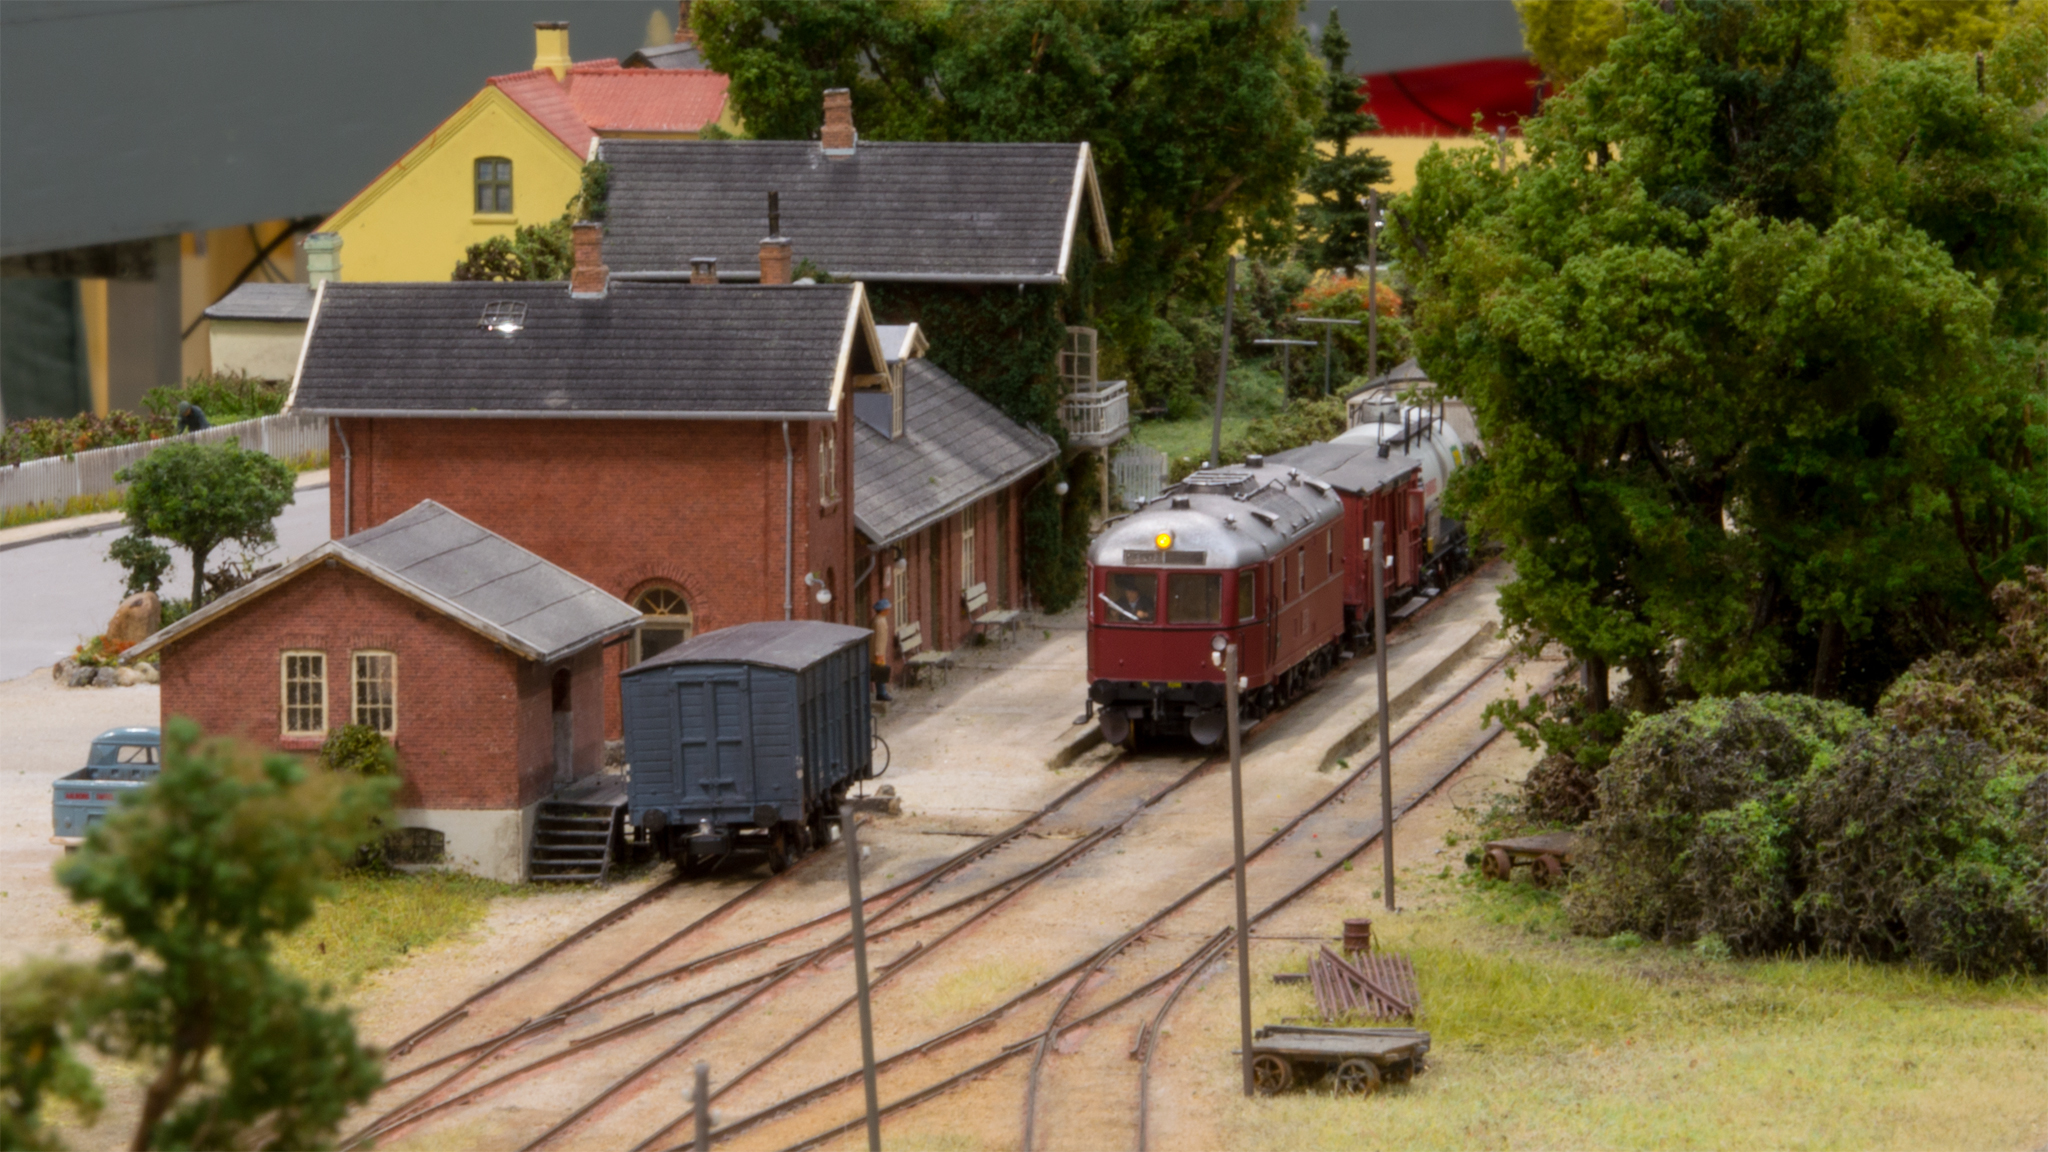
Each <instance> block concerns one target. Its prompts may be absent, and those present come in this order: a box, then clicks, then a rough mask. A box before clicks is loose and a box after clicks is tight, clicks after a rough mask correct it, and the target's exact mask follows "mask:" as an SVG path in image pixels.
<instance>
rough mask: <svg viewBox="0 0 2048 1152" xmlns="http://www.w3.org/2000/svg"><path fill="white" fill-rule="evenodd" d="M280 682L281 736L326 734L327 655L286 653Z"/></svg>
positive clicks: (279, 671)
mask: <svg viewBox="0 0 2048 1152" xmlns="http://www.w3.org/2000/svg"><path fill="white" fill-rule="evenodd" d="M278 673H279V675H280V676H281V677H282V679H283V691H284V734H285V735H287V736H323V735H325V734H326V733H327V653H325V652H286V653H285V654H284V656H283V657H282V660H281V664H280V667H279V669H278Z"/></svg>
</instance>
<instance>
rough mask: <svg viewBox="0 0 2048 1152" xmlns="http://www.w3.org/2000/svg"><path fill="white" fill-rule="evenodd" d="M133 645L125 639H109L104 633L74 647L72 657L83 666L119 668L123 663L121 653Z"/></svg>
mask: <svg viewBox="0 0 2048 1152" xmlns="http://www.w3.org/2000/svg"><path fill="white" fill-rule="evenodd" d="M133 647H135V645H133V644H129V643H126V642H124V641H120V640H109V639H107V638H106V637H105V636H103V635H102V636H95V637H93V638H92V639H90V640H87V641H86V642H85V643H83V644H80V645H79V646H78V647H76V648H74V649H72V651H71V657H72V659H74V660H76V661H77V662H78V664H79V666H80V667H82V668H118V667H120V664H121V653H123V652H126V651H127V650H128V649H130V648H133Z"/></svg>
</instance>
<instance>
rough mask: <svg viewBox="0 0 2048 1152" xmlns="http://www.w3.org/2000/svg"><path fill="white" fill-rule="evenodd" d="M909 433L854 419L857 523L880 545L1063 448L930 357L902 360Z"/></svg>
mask: <svg viewBox="0 0 2048 1152" xmlns="http://www.w3.org/2000/svg"><path fill="white" fill-rule="evenodd" d="M903 378H904V389H905V391H904V411H903V436H902V438H901V439H898V440H891V439H889V438H888V437H887V436H884V435H883V434H882V433H880V432H878V431H876V430H875V429H874V428H872V427H869V426H868V425H867V424H865V423H863V422H861V421H859V420H856V421H854V422H853V437H854V449H853V522H854V524H855V526H856V527H858V528H859V529H860V531H861V534H862V535H864V536H866V537H867V538H868V539H869V540H871V541H873V542H874V543H876V544H887V543H889V542H891V541H894V540H900V539H902V538H903V537H905V536H908V535H910V534H911V533H912V532H916V531H918V530H920V529H922V528H924V527H926V526H927V525H929V524H932V523H934V522H936V521H939V520H942V519H944V518H945V517H947V516H950V515H952V514H953V513H954V512H956V511H958V510H959V509H961V508H963V507H965V506H966V505H967V504H969V503H971V502H973V501H975V500H979V499H981V498H982V497H984V496H986V495H988V494H989V493H991V492H994V491H996V490H997V489H1000V488H1003V487H1006V486H1008V485H1010V484H1013V483H1015V482H1016V481H1017V480H1019V479H1020V478H1022V477H1024V476H1026V475H1028V474H1029V473H1030V472H1031V471H1033V470H1034V469H1036V468H1038V467H1040V466H1041V465H1043V464H1044V463H1045V462H1046V461H1048V460H1051V459H1053V458H1054V457H1056V456H1058V455H1059V444H1058V442H1057V441H1055V440H1054V439H1053V438H1052V437H1050V436H1047V435H1046V434H1045V433H1043V432H1038V431H1034V430H1032V429H1029V428H1025V427H1022V426H1021V425H1019V424H1017V423H1016V422H1015V421H1013V420H1011V419H1010V418H1009V417H1007V416H1004V415H1003V414H1002V413H1001V412H1000V411H997V409H996V407H995V405H993V404H990V403H989V402H988V401H986V400H983V399H982V398H981V397H979V396H976V395H975V394H974V393H972V392H970V391H968V390H967V386H966V385H964V384H961V383H960V382H959V381H958V380H955V379H953V378H952V377H951V376H948V375H947V374H946V373H945V372H944V371H942V370H940V369H939V368H938V367H937V366H936V365H934V364H932V363H931V362H930V361H928V360H910V361H907V362H905V364H904V365H903Z"/></svg>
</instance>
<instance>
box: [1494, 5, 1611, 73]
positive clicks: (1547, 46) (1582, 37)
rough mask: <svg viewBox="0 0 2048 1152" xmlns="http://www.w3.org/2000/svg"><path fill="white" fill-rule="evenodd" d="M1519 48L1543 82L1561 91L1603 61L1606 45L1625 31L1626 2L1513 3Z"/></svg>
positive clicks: (1605, 54) (1605, 56) (1605, 55)
mask: <svg viewBox="0 0 2048 1152" xmlns="http://www.w3.org/2000/svg"><path fill="white" fill-rule="evenodd" d="M1515 15H1517V16H1520V17H1521V18H1522V46H1523V47H1525V48H1527V49H1528V50H1529V55H1531V56H1533V57H1535V58H1536V65H1537V67H1539V68H1542V69H1543V75H1544V78H1545V79H1547V80H1549V81H1550V83H1551V84H1552V85H1553V86H1557V87H1561V86H1563V85H1566V84H1569V83H1571V82H1572V81H1574V80H1577V79H1578V78H1579V77H1581V76H1584V75H1585V74H1586V73H1587V72H1588V71H1589V70H1590V69H1591V68H1592V67H1593V66H1594V65H1595V64H1598V63H1600V62H1601V61H1602V60H1605V59H1606V58H1607V44H1608V42H1609V41H1611V40H1613V39H1614V38H1615V37H1617V36H1619V35H1621V34H1622V32H1623V31H1624V30H1625V29H1626V28H1627V27H1628V0H1515Z"/></svg>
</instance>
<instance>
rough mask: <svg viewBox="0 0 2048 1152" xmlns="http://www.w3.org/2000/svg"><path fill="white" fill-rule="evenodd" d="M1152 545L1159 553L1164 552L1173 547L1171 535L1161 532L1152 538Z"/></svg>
mask: <svg viewBox="0 0 2048 1152" xmlns="http://www.w3.org/2000/svg"><path fill="white" fill-rule="evenodd" d="M1152 544H1153V546H1154V547H1156V548H1158V549H1159V550H1160V551H1161V552H1164V551H1166V550H1167V549H1168V548H1171V547H1173V533H1171V532H1161V533H1160V534H1159V535H1157V536H1154V537H1153V538H1152Z"/></svg>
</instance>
